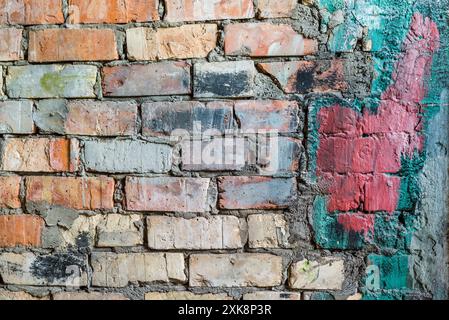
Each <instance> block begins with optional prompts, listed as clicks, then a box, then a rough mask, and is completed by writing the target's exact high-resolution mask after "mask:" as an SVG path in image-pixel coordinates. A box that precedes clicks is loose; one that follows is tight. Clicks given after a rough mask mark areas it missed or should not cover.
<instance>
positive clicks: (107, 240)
mask: <svg viewBox="0 0 449 320" xmlns="http://www.w3.org/2000/svg"><path fill="white" fill-rule="evenodd" d="M59 211H60V210H59ZM46 220H47V221H48V218H46ZM47 224H48V222H47ZM142 228H143V220H142V217H141V216H140V215H134V214H131V215H130V214H127V215H121V214H111V213H108V214H96V215H78V216H77V217H76V218H75V219H74V220H73V221H72V223H70V225H68V226H67V229H64V230H63V231H62V233H61V236H62V243H60V246H61V247H68V246H75V245H77V243H78V241H79V239H83V241H84V242H85V246H89V247H92V246H96V247H100V248H101V247H134V246H140V245H143V230H142Z"/></svg>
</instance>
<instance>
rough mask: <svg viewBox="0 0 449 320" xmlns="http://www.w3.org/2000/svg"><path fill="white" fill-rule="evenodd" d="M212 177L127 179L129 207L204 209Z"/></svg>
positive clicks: (183, 209)
mask: <svg viewBox="0 0 449 320" xmlns="http://www.w3.org/2000/svg"><path fill="white" fill-rule="evenodd" d="M209 183H210V180H209V179H205V178H176V177H157V178H138V177H128V178H127V179H126V186H125V192H126V207H127V209H128V210H131V211H161V212H164V211H176V212H204V211H205V210H206V209H207V208H206V207H207V191H208V188H209Z"/></svg>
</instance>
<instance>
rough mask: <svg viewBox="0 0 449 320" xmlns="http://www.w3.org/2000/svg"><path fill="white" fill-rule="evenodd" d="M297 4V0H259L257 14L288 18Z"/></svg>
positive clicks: (261, 16)
mask: <svg viewBox="0 0 449 320" xmlns="http://www.w3.org/2000/svg"><path fill="white" fill-rule="evenodd" d="M297 4H298V1H297V0H259V1H258V3H257V16H258V17H259V18H290V17H291V16H292V15H293V11H294V10H295V8H296V5H297Z"/></svg>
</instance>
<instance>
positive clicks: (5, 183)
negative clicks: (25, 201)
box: [0, 176, 22, 209]
mask: <svg viewBox="0 0 449 320" xmlns="http://www.w3.org/2000/svg"><path fill="white" fill-rule="evenodd" d="M21 180H22V179H21V178H20V177H18V176H0V208H11V209H18V208H20V207H21V204H20V198H19V193H20V182H21Z"/></svg>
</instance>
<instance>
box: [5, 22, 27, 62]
mask: <svg viewBox="0 0 449 320" xmlns="http://www.w3.org/2000/svg"><path fill="white" fill-rule="evenodd" d="M22 58H23V52H22V29H16V28H6V29H0V61H16V60H20V59H22Z"/></svg>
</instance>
